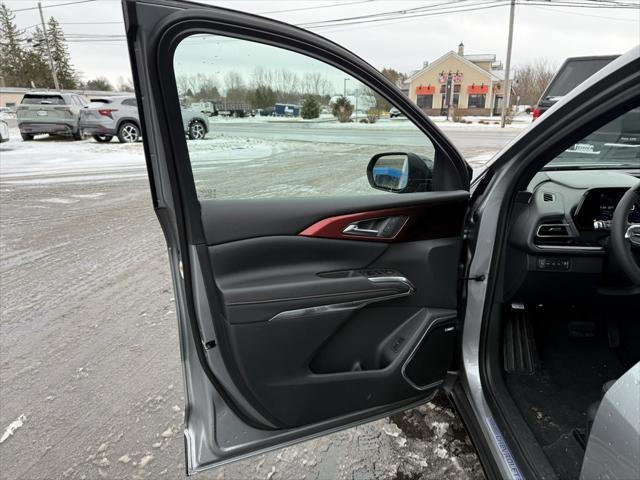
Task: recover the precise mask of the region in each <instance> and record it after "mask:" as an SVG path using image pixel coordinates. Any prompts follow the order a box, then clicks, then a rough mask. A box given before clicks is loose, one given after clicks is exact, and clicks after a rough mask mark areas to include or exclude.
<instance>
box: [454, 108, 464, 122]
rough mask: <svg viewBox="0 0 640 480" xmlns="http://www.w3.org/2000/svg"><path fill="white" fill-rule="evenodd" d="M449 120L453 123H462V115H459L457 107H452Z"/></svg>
mask: <svg viewBox="0 0 640 480" xmlns="http://www.w3.org/2000/svg"><path fill="white" fill-rule="evenodd" d="M451 120H453V121H454V122H462V115H461V114H460V110H459V109H458V107H453V109H452V111H451Z"/></svg>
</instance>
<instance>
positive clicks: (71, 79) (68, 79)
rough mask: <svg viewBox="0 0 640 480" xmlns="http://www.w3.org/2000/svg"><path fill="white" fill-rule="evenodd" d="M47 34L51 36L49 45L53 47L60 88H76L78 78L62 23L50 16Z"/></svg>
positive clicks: (52, 53)
mask: <svg viewBox="0 0 640 480" xmlns="http://www.w3.org/2000/svg"><path fill="white" fill-rule="evenodd" d="M47 36H48V37H49V47H50V48H51V56H52V57H53V63H54V65H55V69H56V73H57V74H58V83H59V84H60V88H76V86H77V84H78V78H77V74H76V72H75V70H74V68H73V66H72V65H71V58H70V56H69V49H68V48H67V40H66V38H65V36H64V32H63V31H62V29H61V28H60V24H59V23H58V21H57V20H56V19H55V18H54V17H50V18H49V21H48V22H47Z"/></svg>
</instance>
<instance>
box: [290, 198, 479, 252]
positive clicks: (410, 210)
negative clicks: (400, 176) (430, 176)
mask: <svg viewBox="0 0 640 480" xmlns="http://www.w3.org/2000/svg"><path fill="white" fill-rule="evenodd" d="M465 208H466V205H465V204H464V203H460V204H454V205H452V204H429V205H425V206H408V207H399V208H387V209H383V210H371V211H367V212H357V213H350V214H346V215H338V216H336V217H329V218H324V219H322V220H319V221H317V222H315V223H314V224H312V225H310V226H309V227H307V228H305V229H304V230H303V231H301V232H300V233H299V234H298V235H300V236H303V237H321V238H336V239H340V240H360V241H368V242H387V243H391V242H408V241H412V240H423V239H429V238H442V237H446V236H453V235H460V229H461V225H462V221H461V220H462V217H463V213H464V211H465ZM396 215H405V216H407V217H408V220H407V222H406V223H405V224H404V226H403V227H402V229H401V230H400V231H399V232H398V234H397V235H396V236H395V237H394V238H377V237H366V236H357V235H348V234H347V235H345V234H343V233H342V231H343V230H344V229H345V228H346V227H347V225H349V224H351V223H353V222H357V221H360V220H367V219H372V218H384V217H392V216H396Z"/></svg>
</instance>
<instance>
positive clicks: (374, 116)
mask: <svg viewBox="0 0 640 480" xmlns="http://www.w3.org/2000/svg"><path fill="white" fill-rule="evenodd" d="M379 118H380V110H378V109H377V108H374V107H372V108H370V109H369V110H367V121H368V123H376V122H377V121H378V119H379Z"/></svg>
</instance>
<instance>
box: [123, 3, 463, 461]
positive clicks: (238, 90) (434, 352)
mask: <svg viewBox="0 0 640 480" xmlns="http://www.w3.org/2000/svg"><path fill="white" fill-rule="evenodd" d="M123 7H124V15H125V23H126V31H127V40H128V44H129V53H130V57H131V65H132V69H133V76H134V82H135V86H136V92H137V97H138V99H139V110H140V114H141V123H142V127H143V130H144V134H143V138H144V149H145V156H146V161H147V167H148V172H149V179H150V185H151V193H152V198H153V206H154V208H155V210H156V213H157V216H158V219H159V221H160V224H161V226H162V228H163V231H164V234H165V238H166V241H167V248H168V253H169V261H170V266H171V271H172V278H173V287H174V291H175V299H176V304H177V313H178V323H179V331H180V350H181V356H182V365H183V374H184V381H185V383H184V389H185V399H186V408H185V432H184V434H185V446H186V465H187V471H188V473H194V472H197V471H200V470H202V469H205V468H207V467H211V466H214V465H219V464H221V463H224V462H227V461H230V460H233V459H237V458H241V457H245V456H248V455H250V454H254V453H257V452H262V451H266V450H269V449H273V448H276V447H280V446H283V445H287V444H291V443H294V442H297V441H301V440H303V439H308V438H312V437H314V436H317V435H320V434H324V433H327V432H331V431H335V430H337V429H341V428H345V427H348V426H352V425H355V424H358V423H361V422H364V421H368V420H371V419H374V418H379V417H382V416H386V415H389V414H390V413H392V412H396V411H399V410H403V409H406V408H409V407H411V406H415V405H418V404H421V403H424V402H426V401H428V400H429V399H431V398H432V397H433V395H434V394H435V392H436V390H437V388H438V387H439V386H440V385H441V384H442V382H443V379H444V377H445V375H446V373H447V371H448V370H449V369H450V368H451V362H452V359H453V353H454V350H455V348H456V339H457V331H458V326H459V319H458V298H457V287H458V272H459V271H460V263H461V254H462V243H463V239H462V232H463V224H464V220H465V215H466V212H467V207H468V202H469V192H468V190H469V181H470V172H471V169H470V168H469V167H468V165H467V164H466V163H465V162H464V160H463V159H462V158H461V156H460V155H459V153H458V152H457V151H456V149H455V148H454V147H453V146H452V145H451V144H450V143H449V141H448V140H447V139H446V138H445V137H444V136H443V135H442V133H441V132H440V131H439V130H438V129H437V128H436V127H435V126H434V125H433V124H432V123H431V122H430V121H429V120H428V119H427V118H426V117H425V116H424V115H423V114H422V113H421V112H420V111H419V110H418V109H417V108H416V106H415V105H414V104H412V103H411V102H410V101H409V99H408V97H406V96H405V95H404V94H402V93H401V92H400V91H399V90H398V89H397V88H396V87H395V86H394V85H392V84H391V83H390V82H389V81H387V80H386V79H385V78H384V77H383V76H382V75H381V74H380V73H378V72H377V71H376V70H375V69H374V68H373V67H371V66H370V65H368V64H367V63H366V62H364V61H363V60H362V59H360V58H359V57H357V56H355V55H353V54H352V53H350V52H348V51H346V50H344V49H343V48H341V47H340V46H338V45H336V44H334V43H332V42H330V41H328V40H325V39H323V38H321V37H319V36H316V35H314V34H311V33H309V32H306V31H304V30H301V29H298V28H295V27H292V26H289V25H286V24H284V23H281V22H277V21H274V20H270V19H265V18H261V17H257V16H253V15H248V14H244V13H240V12H236V11H232V10H227V9H222V8H215V7H209V6H201V5H197V4H193V3H185V2H178V1H158V2H153V3H149V2H146V1H144V0H124V1H123ZM198 79H200V80H198ZM206 95H208V97H207V96H206ZM214 95H218V97H219V98H220V99H221V100H224V101H226V102H227V103H230V102H244V103H247V102H250V103H251V105H252V108H254V109H258V108H274V112H277V107H276V106H277V105H281V104H286V105H290V106H291V111H292V113H291V115H287V116H284V115H283V116H281V117H279V116H277V114H274V116H269V117H256V118H254V119H251V118H236V119H234V118H215V117H214V118H213V119H212V120H211V124H210V132H209V135H208V137H207V138H206V139H205V140H201V141H198V142H195V143H194V142H190V141H188V140H186V139H185V136H184V132H183V128H182V122H181V115H180V104H181V103H189V104H190V103H191V102H195V101H201V100H203V99H206V98H211V97H213V96H214ZM391 107H396V108H398V109H399V110H400V111H401V112H402V113H403V114H404V115H405V116H404V117H403V118H399V119H397V120H391V119H389V118H386V116H384V115H381V111H382V110H385V109H386V111H388V110H389V108H391ZM323 110H324V111H327V112H328V111H331V112H332V113H321V112H322V111H323ZM381 117H385V118H381ZM394 122H398V123H394Z"/></svg>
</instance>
